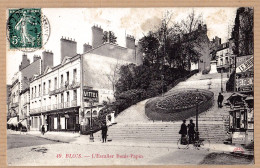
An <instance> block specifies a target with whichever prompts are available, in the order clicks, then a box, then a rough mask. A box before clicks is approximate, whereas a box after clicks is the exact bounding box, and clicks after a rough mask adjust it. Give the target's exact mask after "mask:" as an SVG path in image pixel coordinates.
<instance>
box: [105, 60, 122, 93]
mask: <svg viewBox="0 0 260 168" xmlns="http://www.w3.org/2000/svg"><path fill="white" fill-rule="evenodd" d="M120 67H121V65H120V63H119V60H118V59H117V62H116V64H114V65H113V64H111V65H110V69H111V71H110V73H108V74H106V76H107V79H108V80H109V81H110V82H111V84H112V89H113V92H114V93H115V87H116V83H117V81H118V79H119V77H120Z"/></svg>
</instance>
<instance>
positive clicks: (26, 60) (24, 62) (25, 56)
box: [19, 53, 30, 71]
mask: <svg viewBox="0 0 260 168" xmlns="http://www.w3.org/2000/svg"><path fill="white" fill-rule="evenodd" d="M28 65H30V60H29V59H28V58H27V55H26V54H25V53H24V54H23V58H22V62H21V64H20V65H19V71H20V70H22V69H23V68H25V67H27V66H28Z"/></svg>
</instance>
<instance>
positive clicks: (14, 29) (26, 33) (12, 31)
mask: <svg viewBox="0 0 260 168" xmlns="http://www.w3.org/2000/svg"><path fill="white" fill-rule="evenodd" d="M41 26H42V24H41V9H38V8H29V9H9V19H8V31H9V34H8V35H9V44H10V49H36V48H41V47H42V27H41Z"/></svg>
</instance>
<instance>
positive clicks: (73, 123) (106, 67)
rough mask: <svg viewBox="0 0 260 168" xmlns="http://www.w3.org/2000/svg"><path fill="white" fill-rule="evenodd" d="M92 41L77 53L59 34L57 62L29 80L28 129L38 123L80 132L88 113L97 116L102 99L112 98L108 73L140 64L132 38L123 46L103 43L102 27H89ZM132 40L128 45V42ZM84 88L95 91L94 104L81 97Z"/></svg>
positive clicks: (72, 45)
mask: <svg viewBox="0 0 260 168" xmlns="http://www.w3.org/2000/svg"><path fill="white" fill-rule="evenodd" d="M92 32H93V34H92V35H93V38H92V39H93V42H92V43H93V44H94V46H91V45H89V44H84V45H83V52H84V53H83V54H77V52H76V49H77V42H76V41H75V40H73V39H70V38H65V37H62V38H61V40H60V44H61V51H62V52H61V64H59V65H57V66H55V67H47V68H46V69H45V70H44V72H43V73H42V74H41V75H38V76H35V77H34V78H33V79H32V80H31V83H30V96H31V99H30V116H31V117H30V120H31V130H39V129H40V128H41V126H42V125H45V128H47V130H49V131H79V130H81V131H83V132H84V130H85V129H86V127H87V126H88V125H89V123H90V116H91V113H92V117H97V116H98V114H99V112H100V110H101V109H102V107H103V102H104V101H106V102H110V101H112V100H113V98H114V96H113V94H114V90H113V84H112V83H111V81H110V80H109V77H108V76H109V75H110V74H113V73H114V71H115V68H118V67H119V66H121V65H124V64H130V63H134V64H141V63H142V59H141V58H138V57H137V55H136V51H135V48H136V46H135V40H134V38H133V37H132V36H127V37H126V44H127V45H126V47H122V46H118V45H117V44H110V43H104V42H103V40H102V38H100V37H101V36H102V35H103V29H102V28H101V27H98V26H93V27H92ZM130 43H132V44H130ZM84 90H95V91H96V92H97V95H98V98H97V101H96V102H94V103H90V102H89V101H87V100H85V99H83V91H84Z"/></svg>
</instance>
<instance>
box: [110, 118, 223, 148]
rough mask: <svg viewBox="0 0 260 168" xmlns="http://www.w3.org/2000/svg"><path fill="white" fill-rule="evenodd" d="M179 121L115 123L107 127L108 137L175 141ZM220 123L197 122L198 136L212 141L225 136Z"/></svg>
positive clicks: (116, 139)
mask: <svg viewBox="0 0 260 168" xmlns="http://www.w3.org/2000/svg"><path fill="white" fill-rule="evenodd" d="M180 126H181V122H175V123H170V122H161V123H158V122H155V123H139V124H137V123H129V124H117V125H114V126H112V127H109V129H108V139H111V140H112V141H119V142H136V143H138V142H147V143H177V141H178V139H179V138H180V134H179V130H180ZM223 129H224V125H223V124H221V123H212V124H210V125H209V124H208V122H206V123H205V122H202V121H201V122H199V132H200V137H201V138H205V139H208V140H210V141H211V142H214V143H222V142H223V139H224V138H225V134H224V133H223Z"/></svg>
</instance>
